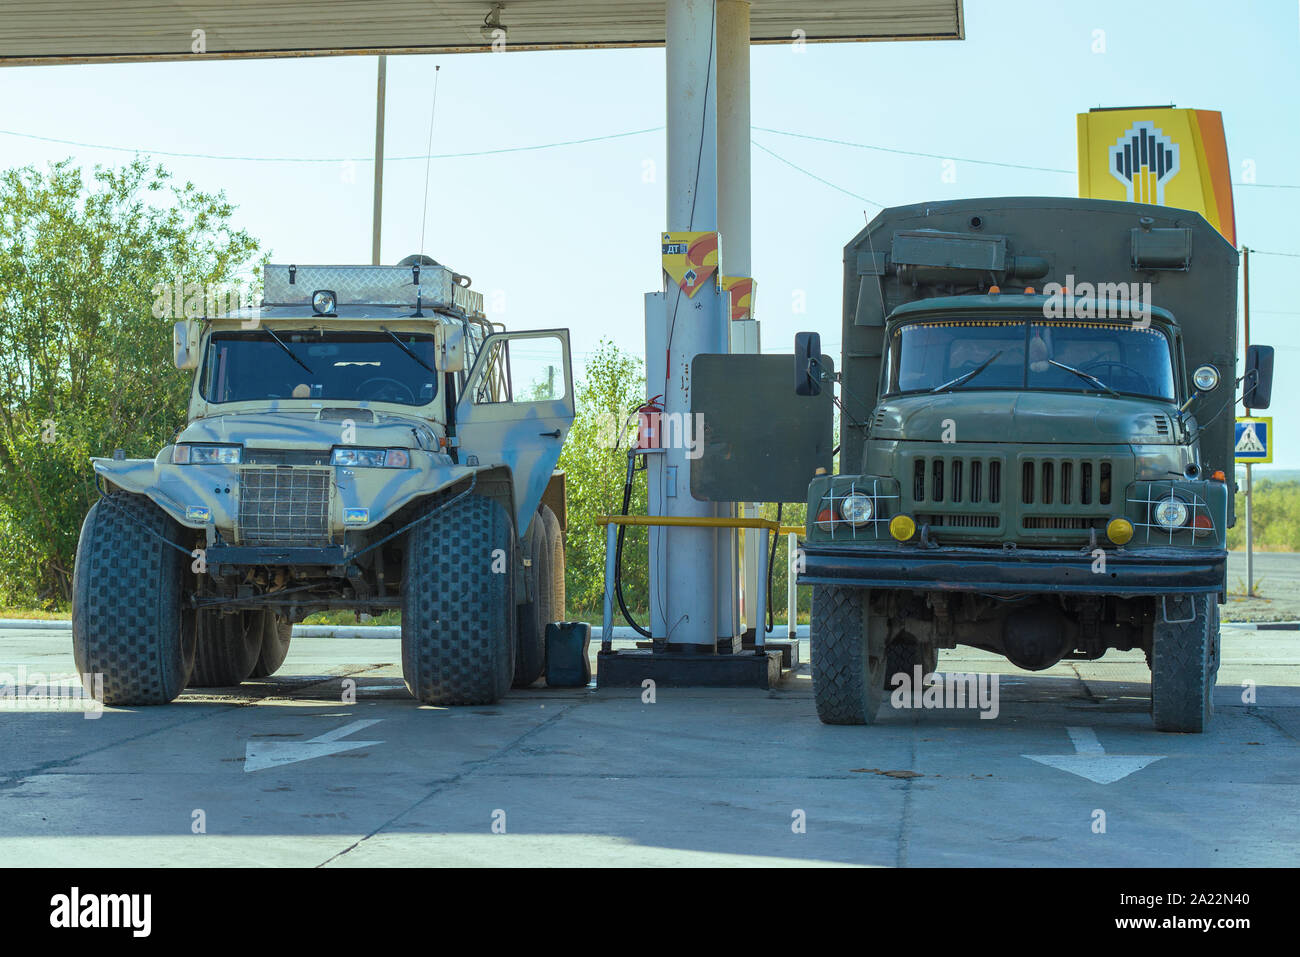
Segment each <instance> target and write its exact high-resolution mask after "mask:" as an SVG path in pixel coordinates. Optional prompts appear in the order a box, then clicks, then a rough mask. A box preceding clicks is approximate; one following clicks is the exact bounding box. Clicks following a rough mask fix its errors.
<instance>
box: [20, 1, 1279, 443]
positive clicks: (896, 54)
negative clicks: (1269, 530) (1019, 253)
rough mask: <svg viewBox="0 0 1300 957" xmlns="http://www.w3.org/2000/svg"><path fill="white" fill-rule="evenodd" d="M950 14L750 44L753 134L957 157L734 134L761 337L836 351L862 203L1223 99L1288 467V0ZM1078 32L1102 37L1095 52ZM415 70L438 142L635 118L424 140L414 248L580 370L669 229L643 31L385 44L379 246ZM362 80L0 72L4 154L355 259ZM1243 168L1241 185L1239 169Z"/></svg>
mask: <svg viewBox="0 0 1300 957" xmlns="http://www.w3.org/2000/svg"><path fill="white" fill-rule="evenodd" d="M965 11H966V35H967V39H966V40H964V41H960V42H951V41H949V42H934V43H866V44H838V45H809V46H807V47H805V48H803V51H802V52H798V51H797V49H796V48H794V47H789V46H776V47H757V48H755V50H754V57H753V74H754V75H753V122H754V125H755V127H766V128H770V129H775V130H782V131H787V132H791V133H799V134H806V135H810V136H819V137H828V138H832V139H841V140H848V141H852V142H854V143H860V144H869V145H872V146H877V147H885V148H889V149H898V150H908V151H914V152H921V153H932V154H936V156H941V157H948V158H951V159H955V160H956V162H955V166H954V167H953V170H954V171H955V173H956V176H955V182H946V181H945V179H944V178H943V173H944V166H943V162H942V160H941V159H938V158H927V157H918V156H909V155H900V154H897V153H889V152H882V151H879V150H870V149H857V148H852V147H847V146H839V145H833V144H829V143H823V142H817V141H815V140H809V139H804V138H797V137H791V136H785V135H780V134H776V133H772V132H763V131H760V130H756V131H755V133H754V140H755V142H756V143H758V144H761V145H762V146H764V147H766V148H768V149H770V150H772V151H774V152H776V153H777V154H779V156H780V157H782V158H783V159H784V160H785V161H787V162H782V161H781V160H779V159H777V158H775V157H773V156H772V155H771V154H770V153H767V152H764V151H763V150H761V149H755V151H754V156H753V166H754V239H753V244H754V275H755V277H756V278H757V280H758V283H759V286H758V301H757V314H758V318H759V319H760V320H761V321H762V330H763V331H762V336H763V348H764V351H769V352H772V351H788V349H789V348H790V345H789V344H790V341H791V338H792V336H793V334H794V333H795V332H796V331H798V330H800V329H812V330H816V331H819V332H821V333H822V336H823V341H824V344H825V346H826V347H827V348H828V351H836V350H838V346H839V323H840V283H841V257H842V250H843V246H844V244H845V243H846V242H847V241H848V240H849V239H851V238H852V237H853V236H854V235H855V234H856V233H857V231H858V230H859V229H860V228H861V227H862V225H863V223H864V221H865V219H864V215H874V213H875V212H876V211H878V209H879V208H880V206H881V205H900V204H906V203H913V202H920V201H924V200H930V199H948V198H956V197H964V196H998V195H1035V194H1041V195H1074V194H1075V193H1076V190H1077V182H1076V178H1075V175H1074V172H1073V171H1074V169H1075V165H1076V153H1075V114H1076V113H1079V112H1083V111H1086V110H1087V109H1089V108H1090V107H1094V106H1125V105H1140V104H1155V103H1173V104H1176V105H1178V106H1180V107H1195V108H1200V109H1208V110H1219V111H1222V113H1223V118H1224V126H1225V129H1226V133H1227V140H1228V151H1229V155H1230V158H1231V162H1232V166H1233V171H1234V172H1233V180H1234V182H1235V183H1237V184H1238V185H1237V186H1236V187H1235V189H1234V192H1235V201H1236V210H1237V232H1238V241H1239V243H1244V244H1246V245H1249V246H1250V247H1251V248H1252V249H1258V250H1261V251H1270V252H1280V253H1292V254H1296V255H1295V256H1294V257H1285V256H1276V255H1263V254H1261V255H1258V256H1252V260H1251V274H1252V276H1251V278H1252V322H1251V326H1252V337H1251V338H1252V341H1255V342H1261V343H1270V344H1272V345H1274V346H1276V347H1277V349H1278V353H1277V360H1278V364H1279V365H1278V376H1277V387H1276V389H1275V392H1274V401H1273V408H1272V409H1271V410H1270V412H1269V414H1271V415H1273V416H1275V417H1276V419H1277V436H1278V442H1277V452H1276V459H1275V461H1276V463H1277V466H1278V467H1282V468H1300V426H1297V425H1296V424H1295V423H1294V417H1293V416H1290V415H1289V413H1291V412H1292V411H1293V410H1296V409H1297V408H1300V376H1296V375H1289V374H1288V369H1289V367H1290V365H1291V364H1292V363H1294V362H1296V361H1300V334H1297V333H1296V331H1295V326H1296V323H1297V322H1300V300H1297V298H1296V296H1295V295H1294V294H1293V293H1292V292H1291V290H1292V288H1293V287H1294V286H1295V285H1296V279H1297V278H1300V229H1298V228H1297V226H1298V225H1300V161H1298V160H1297V157H1300V124H1297V117H1300V5H1298V3H1297V0H1243V2H1241V3H1237V4H1231V5H1229V4H1224V3H1221V2H1211V0H1149V2H1147V0H1144V2H1139V3H1134V2H1132V0H1128V2H1115V0H1095V2H1087V3H1071V4H1057V3H1047V2H1042V0H966V3H965ZM1098 30H1100V31H1104V41H1105V52H1104V53H1097V52H1094V46H1095V45H1096V43H1095V40H1096V34H1095V31H1098ZM435 65H441V67H442V70H441V74H440V77H439V92H438V103H437V111H436V117H435V121H434V129H433V150H432V152H433V153H435V154H446V153H465V152H474V151H483V150H496V149H504V148H513V147H523V146H541V145H544V144H553V143H557V142H561V141H567V140H577V139H585V138H589V137H604V136H610V135H612V134H620V133H627V132H631V131H638V130H651V132H643V133H638V134H636V135H631V136H624V137H619V138H614V139H608V140H604V141H601V142H595V143H586V144H581V145H572V146H563V147H555V148H547V149H535V150H528V151H516V152H505V153H499V154H495V155H488V156H477V157H463V158H441V159H434V160H432V162H431V163H430V168H431V172H430V180H429V187H428V193H429V200H428V207H427V223H426V225H425V231H426V239H425V243H424V248H425V252H427V253H429V254H430V255H432V256H434V257H436V258H437V259H439V260H440V261H442V262H445V263H446V264H448V265H450V266H452V267H453V268H455V269H456V270H457V271H459V272H463V273H468V274H469V275H471V276H472V277H473V278H474V285H475V288H476V289H479V290H480V291H482V292H483V293H484V294H485V295H486V296H487V297H488V301H489V307H490V308H491V307H492V306H494V305H495V307H496V308H497V309H504V313H503V314H502V313H500V312H498V313H497V314H496V315H494V318H497V319H500V320H502V321H504V322H506V323H507V324H508V325H510V326H511V327H513V328H527V327H535V328H536V327H547V326H568V327H569V328H571V329H572V331H573V340H574V348H575V351H576V353H577V360H578V363H579V364H580V363H581V360H582V356H583V355H584V354H586V353H589V352H590V351H591V350H592V349H593V348H594V347H595V345H596V343H597V342H598V341H599V339H600V338H601V337H602V336H608V337H610V338H612V339H614V340H615V341H616V342H617V343H618V344H619V345H620V346H622V347H624V348H626V349H628V350H631V351H634V352H636V353H638V354H641V353H643V352H644V340H643V323H644V320H643V315H642V294H643V293H644V292H647V291H650V290H653V289H657V288H659V287H660V282H661V280H660V269H659V251H658V237H659V232H660V231H661V230H662V229H663V228H664V226H665V225H666V224H665V221H664V220H665V211H664V210H665V197H664V134H663V132H662V129H660V128H661V127H662V126H663V123H664V53H663V50H662V49H657V50H628V51H575V52H565V53H505V54H500V55H493V54H475V55H461V56H407V57H390V58H389V65H388V111H387V118H388V119H387V132H386V150H385V152H386V155H387V156H388V158H389V159H388V161H387V163H386V164H385V173H384V231H383V260H384V261H385V262H396V261H397V260H398V259H399V258H401V257H402V256H404V255H406V254H408V253H411V252H415V251H417V249H419V247H420V232H421V206H422V200H423V195H424V188H425V187H424V184H425V166H426V164H425V161H424V160H423V159H418V158H417V159H399V158H400V157H420V156H422V155H423V154H425V153H426V152H427V150H426V144H427V142H428V137H429V116H430V104H431V98H432V90H433V80H434V66H435ZM374 86H375V59H374V58H373V57H334V58H304V59H285V60H244V61H209V62H202V61H200V60H199V59H198V58H197V57H196V58H195V60H194V61H191V62H181V63H163V64H138V65H103V66H66V67H49V66H45V67H22V68H3V69H0V103H3V104H4V105H3V107H0V130H3V131H4V132H0V167H5V168H7V167H12V166H21V165H27V164H35V165H38V166H43V165H44V164H45V163H47V162H49V161H51V160H55V159H59V158H63V157H66V156H73V157H75V158H76V160H77V161H78V162H80V163H82V164H84V165H85V166H87V167H89V166H92V165H94V164H95V163H105V164H118V163H122V162H125V161H126V160H128V159H129V158H130V156H131V153H132V152H133V151H135V150H137V149H138V150H140V151H141V152H142V153H146V154H148V155H150V156H152V157H153V158H154V159H156V160H158V161H160V162H162V163H164V164H165V165H166V166H167V167H168V168H170V169H172V170H173V171H174V172H175V173H176V174H177V175H178V177H179V178H183V179H189V180H192V181H193V182H194V183H195V184H197V185H199V186H201V187H203V188H205V189H217V188H222V189H225V190H226V192H227V194H228V196H229V198H230V199H231V200H232V201H233V202H234V203H235V204H236V205H237V206H238V207H239V209H238V214H237V222H238V224H239V225H241V226H243V227H245V228H247V229H248V230H249V231H250V232H252V233H253V234H254V235H255V236H257V237H258V238H259V239H260V240H261V241H262V243H263V246H264V248H266V249H268V250H270V251H271V252H272V253H273V256H274V258H275V260H276V261H281V262H290V261H292V262H322V263H327V262H340V263H343V262H369V259H370V203H371V177H372V169H373V167H372V163H371V161H370V159H369V157H370V156H371V155H372V152H373V148H374V92H375V91H374ZM12 134H23V135H12ZM33 137H52V138H56V139H62V140H72V141H76V142H77V143H80V144H94V146H93V147H92V146H88V145H77V146H74V145H68V144H64V143H51V142H46V141H43V140H40V139H35V138H33ZM102 146H112V147H122V148H125V150H126V151H125V152H122V151H114V150H107V149H102V148H98V147H102ZM166 153H200V154H209V155H211V156H215V157H258V158H261V159H258V160H238V159H230V158H191V157H177V156H168V155H164V154H166ZM276 157H280V158H285V157H287V158H296V159H305V158H313V159H325V160H327V161H326V162H271V161H269V159H268V158H276ZM349 158H351V160H352V161H351V162H348V161H346V160H348V159H349ZM968 160H991V161H998V162H1009V163H1018V164H1023V165H1027V166H1034V167H1044V168H1046V170H1045V171H1037V170H1013V169H1006V168H1001V167H996V166H986V165H980V164H977V163H972V162H968ZM1248 160H1249V161H1252V163H1253V166H1254V170H1255V177H1256V180H1257V185H1252V186H1247V185H1241V181H1242V179H1243V174H1244V170H1245V164H1246V161H1248ZM787 163H788V164H794V166H798V167H801V168H802V169H803V170H805V171H807V172H800V171H799V170H796V169H794V168H792V166H791V165H787ZM648 169H649V170H650V171H651V175H649V176H648V175H647V170H648ZM1050 170H1064V171H1067V172H1052V171H1050ZM809 174H812V175H809ZM816 177H820V178H821V179H822V180H825V181H828V182H829V183H830V184H834V185H833V186H832V185H827V184H826V183H823V182H820V181H819V180H818V179H817V178H816ZM647 179H649V180H650V181H649V182H647ZM1259 184H1277V185H1283V186H1289V187H1292V188H1272V187H1271V186H1268V185H1259ZM835 187H838V189H837V188H835ZM850 194H854V195H850ZM801 296H802V297H806V302H807V311H806V313H802V314H800V313H796V312H795V311H794V309H795V307H794V304H795V303H796V302H797V301H799V299H800V297H801ZM159 334H160V335H162V334H166V330H161V331H160V333H159Z"/></svg>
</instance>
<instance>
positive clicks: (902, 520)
mask: <svg viewBox="0 0 1300 957" xmlns="http://www.w3.org/2000/svg"><path fill="white" fill-rule="evenodd" d="M889 534H890V535H893V536H894V538H896V539H898V540H899V541H900V542H905V541H907V540H908V539H909V538H911V537H912V536H913V535H915V534H916V522H914V521H912V518H911V516H910V515H895V516H894V517H893V518H891V519H890V520H889Z"/></svg>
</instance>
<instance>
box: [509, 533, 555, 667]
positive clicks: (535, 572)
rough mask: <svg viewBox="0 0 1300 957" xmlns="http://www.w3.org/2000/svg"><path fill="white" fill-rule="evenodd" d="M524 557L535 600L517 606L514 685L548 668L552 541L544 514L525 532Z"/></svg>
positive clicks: (525, 570)
mask: <svg viewBox="0 0 1300 957" xmlns="http://www.w3.org/2000/svg"><path fill="white" fill-rule="evenodd" d="M524 557H526V558H527V559H528V560H529V561H528V564H527V565H526V566H525V567H524V574H525V575H526V576H527V577H528V585H527V589H528V594H529V595H531V596H532V600H530V601H527V602H525V603H524V604H522V605H520V606H519V608H518V612H517V613H518V616H519V622H518V629H517V633H518V636H519V645H518V648H517V649H516V651H515V675H514V682H513V684H514V686H515V687H516V688H527V687H528V686H529V685H531V684H532V683H533V682H535V681H536V680H537V679H538V678H540V677H541V676H542V673H543V672H545V671H546V624H547V622H549V621H553V620H554V619H553V618H552V617H551V593H552V591H553V589H554V584H553V582H552V580H551V543H550V540H549V539H548V538H547V535H546V522H545V521H544V520H543V519H542V516H541V514H540V513H539V514H537V515H534V516H533V521H532V524H531V525H529V527H528V534H527V535H525V536H524Z"/></svg>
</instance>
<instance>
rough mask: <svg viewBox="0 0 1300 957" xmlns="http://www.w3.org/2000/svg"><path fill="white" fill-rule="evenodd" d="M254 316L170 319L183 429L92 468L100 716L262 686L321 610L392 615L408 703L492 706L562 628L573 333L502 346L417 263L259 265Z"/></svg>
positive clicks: (466, 301)
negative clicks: (295, 627)
mask: <svg viewBox="0 0 1300 957" xmlns="http://www.w3.org/2000/svg"><path fill="white" fill-rule="evenodd" d="M263 285H264V290H263V301H262V303H261V305H260V307H257V308H248V309H240V310H236V311H233V312H231V313H229V314H226V315H222V316H217V317H213V318H200V317H191V318H187V319H185V320H183V321H180V322H177V323H176V324H175V327H174V330H173V333H174V340H173V345H174V354H175V363H176V366H177V368H179V369H184V370H194V371H195V375H194V384H193V387H192V391H191V395H190V404H189V416H188V419H189V424H188V425H187V426H186V427H185V428H183V429H182V430H181V431H180V432H179V433H178V434H177V435H176V437H175V440H174V441H173V442H172V443H171V444H169V445H167V446H166V447H165V448H163V449H162V450H161V451H159V452H158V454H157V456H156V457H154V458H152V459H126V458H124V457H121V456H119V455H115V456H114V457H113V458H96V459H94V460H92V463H93V467H94V471H95V478H96V482H97V484H98V488H99V491H100V498H99V500H98V501H97V502H96V503H95V504H94V505H93V506H92V507H91V509H90V512H89V514H87V516H86V519H85V522H84V524H83V526H82V529H81V537H80V540H79V542H78V545H77V558H76V566H75V570H74V575H73V607H72V628H73V650H74V653H75V656H76V661H77V668H78V670H79V671H80V672H81V673H82V674H83V675H84V676H87V687H88V688H98V687H100V685H99V683H98V682H97V681H94V680H92V679H93V678H94V676H97V675H99V676H102V698H103V700H104V702H105V703H106V704H115V705H127V704H132V705H139V704H162V703H166V702H168V701H171V700H172V699H174V698H175V697H176V696H177V695H179V694H180V693H181V691H183V690H184V689H185V688H186V687H187V686H191V687H212V686H221V687H225V686H230V685H238V684H239V683H241V682H243V681H245V680H246V679H249V678H258V677H265V676H267V675H270V674H272V673H273V672H275V671H276V669H277V668H279V667H280V665H281V664H282V663H283V661H284V659H285V655H286V653H287V651H288V647H289V640H290V636H291V627H292V624H293V623H294V622H297V621H301V620H302V619H303V618H304V617H305V616H307V615H309V614H312V613H313V612H317V611H323V610H327V609H352V610H355V611H358V612H363V613H370V614H379V613H381V612H383V611H385V610H389V609H400V610H401V614H402V670H403V674H404V676H405V680H406V684H407V687H408V688H409V689H410V691H411V694H412V695H414V696H415V697H416V698H417V699H419V700H420V701H422V702H426V703H428V704H435V705H462V704H486V703H491V702H494V701H496V700H497V699H498V698H499V697H500V696H501V695H502V694H503V693H505V691H506V690H507V689H508V688H509V687H510V686H511V684H512V683H513V684H515V685H528V684H531V683H532V682H534V681H535V680H537V678H538V677H539V676H540V675H541V673H542V670H543V668H544V651H545V649H544V644H543V643H544V638H545V631H544V629H545V625H546V623H548V622H551V621H556V620H559V619H562V618H563V616H564V542H563V534H564V533H563V527H562V526H563V524H564V520H565V509H564V490H563V476H562V475H560V474H559V473H555V472H554V469H555V465H556V462H557V460H558V458H559V455H560V449H561V446H562V444H563V442H564V437H565V435H566V433H567V432H568V429H569V427H570V425H571V424H572V422H573V415H574V403H573V377H572V371H571V368H570V359H569V340H568V331H567V330H563V329H550V330H540V331H530V332H513V333H506V332H504V331H503V330H501V329H500V328H499V327H498V326H496V325H494V324H492V323H490V322H489V321H488V320H487V318H486V316H485V315H484V312H483V299H482V296H481V295H480V294H479V293H477V292H474V291H472V290H471V289H470V288H469V285H470V282H469V279H468V277H465V276H462V275H459V274H457V273H455V272H454V271H452V270H451V269H448V268H447V267H445V266H442V265H441V264H439V263H437V262H435V261H434V260H432V259H430V258H429V257H427V256H412V257H408V258H407V259H405V260H403V261H402V262H401V263H399V264H398V265H396V266H311V265H268V266H267V267H266V268H265V275H264V282H263Z"/></svg>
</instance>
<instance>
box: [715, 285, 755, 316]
mask: <svg viewBox="0 0 1300 957" xmlns="http://www.w3.org/2000/svg"><path fill="white" fill-rule="evenodd" d="M754 286H755V283H754V280H752V279H750V278H749V277H747V276H723V277H722V288H723V289H724V290H726V291H727V292H729V293H731V321H732V322H741V321H743V320H745V319H753V318H754Z"/></svg>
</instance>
